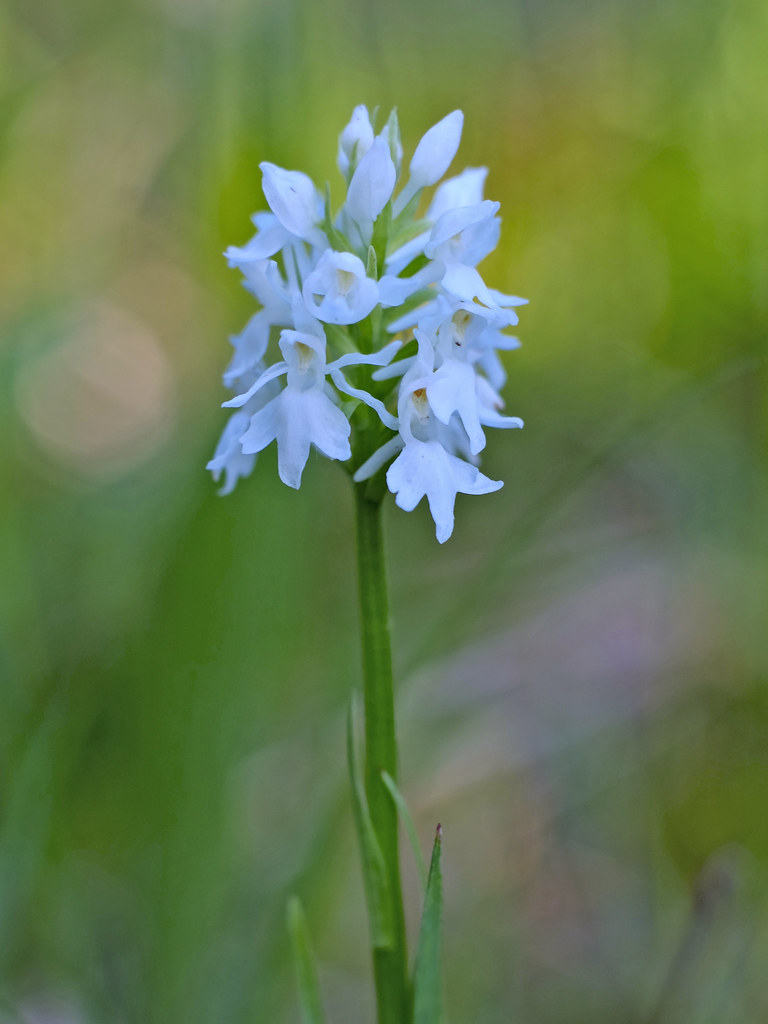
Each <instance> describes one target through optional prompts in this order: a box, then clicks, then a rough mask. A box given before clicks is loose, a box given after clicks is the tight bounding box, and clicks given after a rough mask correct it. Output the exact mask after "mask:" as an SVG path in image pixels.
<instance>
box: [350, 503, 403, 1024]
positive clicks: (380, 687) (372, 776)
mask: <svg viewBox="0 0 768 1024" xmlns="http://www.w3.org/2000/svg"><path fill="white" fill-rule="evenodd" d="M354 492H355V528H356V540H357V566H358V587H359V594H360V624H361V639H362V653H363V682H364V708H365V792H366V797H367V801H368V809H369V813H370V816H371V822H372V824H373V829H374V832H375V834H376V838H377V839H378V842H379V846H380V848H381V852H382V855H383V857H384V863H385V868H386V879H387V883H388V884H387V896H388V899H389V901H390V914H391V920H392V921H393V924H394V943H393V946H392V947H391V948H388V949H383V948H379V949H377V948H375V947H374V950H373V968H374V978H375V984H376V1005H377V1010H378V1021H379V1024H402V1022H403V1021H406V1020H408V1017H409V1012H410V1009H409V1007H410V994H409V984H408V976H407V950H406V940H405V919H404V914H403V899H402V887H401V883H400V855H399V850H398V823H397V808H396V806H395V803H394V801H393V800H392V797H391V796H390V794H389V792H388V790H387V788H386V786H385V784H384V782H383V780H382V772H387V773H388V775H390V776H391V777H392V778H393V779H396V778H397V739H396V733H395V704H394V688H393V678H392V651H391V644H390V635H389V607H388V600H387V580H386V567H385V562H384V544H383V536H382V528H381V500H380V499H377V498H372V497H370V496H369V495H368V494H367V493H366V488H365V485H363V484H356V485H355V486H354Z"/></svg>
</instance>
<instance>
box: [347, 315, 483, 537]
mask: <svg viewBox="0 0 768 1024" xmlns="http://www.w3.org/2000/svg"><path fill="white" fill-rule="evenodd" d="M418 342H419V354H418V356H417V357H416V359H415V360H414V361H413V362H412V364H411V366H410V368H409V370H408V371H407V373H406V374H405V376H404V377H403V380H402V382H401V385H400V393H399V399H398V421H399V435H398V437H396V438H392V440H390V441H388V442H387V443H386V444H385V445H383V446H382V447H381V448H380V449H379V450H378V451H376V452H374V454H373V455H372V456H371V457H370V458H369V459H368V460H367V461H366V462H365V463H364V464H363V465H362V466H360V468H359V469H358V470H357V472H356V473H355V476H354V479H355V480H356V481H358V482H359V481H362V480H365V479H367V478H368V477H370V476H373V474H374V473H376V472H377V471H378V470H379V469H381V467H382V466H384V465H385V464H386V463H387V462H388V461H389V459H391V458H392V456H393V455H394V454H395V453H397V452H398V451H399V452H400V454H399V455H398V456H397V458H396V459H395V460H394V462H393V463H392V465H391V466H390V467H389V469H388V470H387V477H386V479H387V487H388V488H389V490H390V491H391V492H392V493H393V494H394V495H395V502H396V504H397V505H398V506H399V507H400V508H402V509H404V510H405V511H406V512H410V511H412V510H413V509H414V508H415V507H416V506H417V505H418V504H419V502H420V501H421V499H422V498H423V497H425V496H426V498H427V501H428V503H429V510H430V513H431V515H432V518H433V519H434V521H435V532H436V536H437V539H438V541H439V542H440V543H441V544H442V543H444V542H445V541H446V540H448V538H449V537H450V536H451V534H452V533H453V521H454V513H453V509H454V504H455V501H456V495H457V493H459V492H461V493H463V494H488V493H490V492H491V491H497V490H499V488H500V487H502V482H501V481H500V480H491V479H490V478H489V477H487V476H485V475H484V474H483V473H481V472H480V470H479V469H478V468H477V466H475V465H472V464H471V463H469V462H465V461H463V460H462V459H460V458H458V456H457V455H455V454H454V451H456V450H461V449H462V448H463V445H462V442H461V440H460V438H459V437H457V436H456V430H455V426H453V428H452V426H446V425H444V424H443V422H442V421H441V418H440V417H439V416H437V412H436V410H435V409H434V407H433V405H432V402H431V400H430V397H429V388H430V383H431V382H432V381H433V380H434V378H435V377H436V374H435V373H434V372H433V365H434V350H433V349H432V346H431V344H430V342H429V339H428V338H427V337H426V335H424V334H423V333H421V332H420V334H419V336H418ZM472 387H474V380H473V381H472ZM454 422H455V421H454Z"/></svg>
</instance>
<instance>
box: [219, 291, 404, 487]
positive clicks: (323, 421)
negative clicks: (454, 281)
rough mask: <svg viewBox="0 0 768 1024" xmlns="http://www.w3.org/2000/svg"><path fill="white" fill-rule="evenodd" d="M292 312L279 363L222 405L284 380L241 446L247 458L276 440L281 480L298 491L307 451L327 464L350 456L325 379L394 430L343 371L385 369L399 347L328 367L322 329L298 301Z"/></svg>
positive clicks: (237, 403) (239, 403) (243, 401)
mask: <svg viewBox="0 0 768 1024" xmlns="http://www.w3.org/2000/svg"><path fill="white" fill-rule="evenodd" d="M293 311H294V319H295V321H296V325H297V327H299V328H300V329H299V330H284V331H283V332H282V333H281V335H280V342H279V344H280V351H281V352H282V354H283V360H282V361H281V362H279V363H275V365H274V366H271V367H270V368H269V369H268V370H265V371H264V373H262V374H261V376H260V377H259V378H258V379H257V380H256V381H255V382H254V383H253V384H252V385H251V387H250V388H249V389H248V390H247V391H246V392H244V393H243V394H242V395H238V396H237V397H236V398H232V399H230V400H229V401H228V402H225V403H224V405H225V406H226V407H230V408H239V407H243V406H246V405H247V404H248V403H249V402H251V401H252V400H253V399H254V397H255V396H257V395H258V393H259V392H260V391H261V389H262V388H264V387H265V386H266V385H268V384H269V383H270V382H271V381H274V380H276V379H277V378H278V377H281V376H283V375H285V376H286V384H285V388H284V389H283V390H282V391H281V392H280V393H279V394H278V395H276V396H275V398H273V399H272V400H271V401H270V402H268V403H267V404H266V405H264V407H263V408H260V409H259V410H258V411H257V412H256V413H255V414H254V415H253V416H252V417H251V419H250V424H249V426H248V428H247V430H245V432H244V433H243V434H242V436H241V438H240V443H241V445H242V450H243V452H244V453H245V454H246V455H248V454H255V453H256V452H260V451H261V450H262V449H263V448H266V447H267V445H268V444H271V442H272V441H275V440H276V441H277V465H278V473H279V475H280V479H281V480H282V481H283V483H285V484H288V486H289V487H296V488H298V487H299V486H300V484H301V475H302V472H303V471H304V466H305V465H306V462H307V459H308V458H309V450H310V447H311V445H314V446H315V447H316V448H317V449H318V450H319V451H321V452H322V453H323V455H325V456H327V457H328V458H329V459H340V460H342V461H345V460H346V459H348V458H350V456H351V451H350V447H349V434H350V426H349V421H348V420H347V417H346V416H345V415H344V413H343V412H342V410H341V409H340V408H339V407H338V405H337V404H336V394H335V392H334V390H333V388H332V387H331V385H330V384H329V382H328V381H327V377H328V376H330V377H331V380H332V381H333V383H334V384H335V385H336V387H337V389H338V390H339V391H343V392H345V393H346V394H349V395H351V396H352V397H354V398H357V399H358V400H360V401H364V402H366V404H368V405H370V406H371V407H372V408H374V409H375V410H376V411H377V412H378V413H379V415H380V416H382V418H383V419H384V421H385V422H386V423H387V425H389V426H393V425H396V420H395V419H394V417H392V416H391V415H390V414H389V413H388V412H387V411H386V409H385V408H384V406H383V404H382V403H381V402H380V401H378V399H375V398H373V396H371V395H369V394H368V393H367V392H365V391H363V390H361V389H359V388H354V387H352V386H351V385H350V384H348V382H347V381H346V380H345V379H344V377H343V375H342V373H341V370H342V369H343V368H344V367H346V366H351V365H354V364H360V363H370V364H373V365H379V366H380V365H384V364H385V363H387V362H389V360H390V359H391V358H392V356H393V355H394V353H395V352H396V351H397V349H398V348H399V347H400V343H399V342H392V343H391V344H389V345H387V346H386V347H385V348H384V349H382V350H381V351H379V352H375V353H371V354H364V353H360V352H352V353H348V354H346V355H344V356H341V357H340V358H339V359H336V360H334V361H333V362H332V363H327V362H326V356H325V348H326V341H325V334H324V332H323V329H322V326H321V325H320V323H319V322H318V321H317V320H314V319H313V318H312V317H311V316H310V315H309V314H308V313H307V312H306V311H305V310H304V309H303V307H302V304H301V299H300V297H299V296H297V297H296V299H295V300H294V306H293Z"/></svg>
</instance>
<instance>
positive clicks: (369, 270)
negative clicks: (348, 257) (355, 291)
mask: <svg viewBox="0 0 768 1024" xmlns="http://www.w3.org/2000/svg"><path fill="white" fill-rule="evenodd" d="M365 275H366V277H370V278H372V279H373V280H374V281H376V280H378V276H379V275H378V272H377V261H376V250H375V249H374V248H373V246H372V245H369V246H368V265H367V267H366V268H365Z"/></svg>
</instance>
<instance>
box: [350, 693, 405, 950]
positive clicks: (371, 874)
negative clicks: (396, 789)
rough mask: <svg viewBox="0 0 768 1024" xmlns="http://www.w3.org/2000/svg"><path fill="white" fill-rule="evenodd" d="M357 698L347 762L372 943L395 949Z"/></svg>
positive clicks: (352, 703) (384, 870)
mask: <svg viewBox="0 0 768 1024" xmlns="http://www.w3.org/2000/svg"><path fill="white" fill-rule="evenodd" d="M356 696H357V695H356V694H355V693H353V694H352V699H351V701H350V705H349V716H348V718H347V761H348V765H349V778H350V782H351V789H352V812H353V816H354V819H355V828H356V830H357V838H358V842H359V844H360V859H361V862H362V868H363V884H364V886H365V898H366V902H367V904H368V916H369V919H370V925H371V943H372V945H373V947H374V949H394V947H395V923H394V920H393V917H392V902H391V899H390V894H389V883H388V881H387V868H386V864H385V862H384V854H383V853H382V852H381V847H380V846H379V842H378V840H377V838H376V833H375V831H374V828H373V822H372V821H371V815H370V811H369V810H368V801H367V800H366V796H365V787H364V786H363V782H362V778H361V774H360V757H359V753H358V750H357V744H356V740H355V717H356V716H355V708H356Z"/></svg>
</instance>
